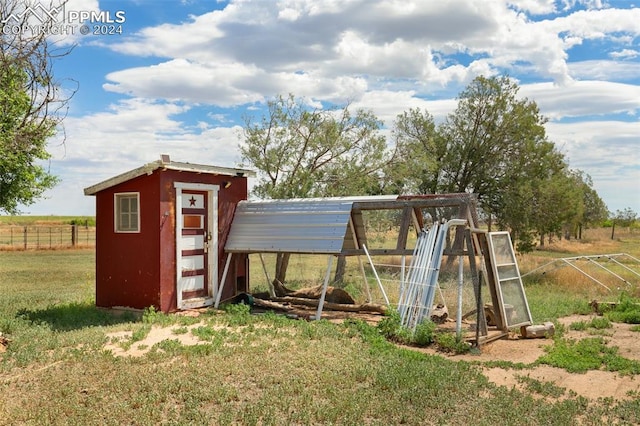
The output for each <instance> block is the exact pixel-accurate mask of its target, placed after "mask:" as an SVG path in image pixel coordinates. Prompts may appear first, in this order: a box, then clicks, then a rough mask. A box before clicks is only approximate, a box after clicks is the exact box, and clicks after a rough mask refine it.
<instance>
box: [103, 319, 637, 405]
mask: <svg viewBox="0 0 640 426" xmlns="http://www.w3.org/2000/svg"><path fill="white" fill-rule="evenodd" d="M329 316H331V315H329ZM340 317H342V318H340ZM377 317H378V318H379V316H377ZM592 318H593V317H592V316H589V315H584V316H580V315H574V316H570V317H565V318H561V319H560V320H559V322H560V323H562V324H564V325H565V326H566V327H565V332H564V337H566V338H570V339H576V340H579V339H582V338H585V337H592V336H591V335H589V334H588V333H586V332H581V331H574V330H570V329H569V325H570V324H571V323H574V322H578V321H591V319H592ZM329 319H330V320H331V321H340V320H341V319H344V316H342V315H336V317H334V318H329ZM200 325H202V324H200V323H199V324H194V325H191V326H189V327H188V328H189V329H191V328H194V327H199V326H200ZM176 328H177V326H175V327H166V328H160V327H154V328H153V329H152V330H151V332H150V333H149V334H148V335H147V337H146V338H145V339H143V340H141V341H139V342H136V343H134V344H133V345H131V347H130V348H129V349H128V350H126V351H125V350H124V349H123V348H122V347H121V346H120V345H119V344H118V341H123V340H127V339H129V338H130V336H131V332H120V333H113V334H111V335H109V336H108V337H109V339H110V343H109V344H107V346H106V347H105V349H108V350H111V351H113V353H114V354H115V355H116V356H142V355H144V354H145V353H146V352H147V351H148V350H149V349H150V348H151V347H152V346H153V345H154V344H156V343H158V342H161V341H162V340H165V339H178V340H179V341H180V342H181V343H182V344H183V345H194V344H197V343H199V342H200V341H199V340H198V339H197V338H196V337H194V336H193V335H192V334H191V333H190V332H188V333H182V334H175V333H174V329H176ZM630 328H631V325H629V324H613V328H612V329H607V330H606V335H605V336H604V337H605V339H606V340H607V341H608V342H609V345H611V346H617V347H618V348H619V354H620V355H621V356H623V357H625V358H629V359H635V360H640V333H638V332H633V331H631V330H630ZM551 344H552V342H551V341H550V340H548V339H544V338H542V339H522V338H519V337H518V336H515V335H514V336H509V337H508V338H504V339H500V340H495V341H493V342H490V343H486V344H484V345H483V346H482V351H481V353H479V354H464V355H449V354H443V353H440V352H436V351H435V350H434V349H432V348H411V349H414V350H418V351H421V352H424V353H429V354H437V355H440V356H444V357H447V358H449V359H451V360H454V361H455V360H459V361H463V360H464V361H481V362H484V361H511V362H514V363H523V364H531V363H533V362H534V361H536V360H537V359H538V358H539V357H541V356H542V355H544V353H545V352H544V347H545V346H548V345H551ZM483 374H485V376H486V377H487V378H488V379H489V380H490V381H492V382H494V383H495V384H497V385H500V386H506V387H508V388H513V387H515V388H519V389H522V390H524V385H523V384H522V383H520V382H519V381H518V379H517V378H518V377H521V376H528V377H529V378H531V379H536V380H538V381H541V382H552V383H554V384H555V385H557V386H560V387H563V388H565V389H566V390H567V391H573V392H575V393H576V394H577V395H581V396H584V397H586V398H590V399H597V398H600V397H611V398H615V399H619V400H622V399H629V398H632V397H633V395H634V394H635V395H637V394H638V393H640V378H638V377H630V376H621V375H619V374H618V373H614V372H607V371H588V372H586V373H582V374H573V373H568V372H567V371H565V370H563V369H559V368H554V367H549V366H537V367H535V368H532V369H529V368H528V369H524V370H513V369H502V368H487V367H483Z"/></svg>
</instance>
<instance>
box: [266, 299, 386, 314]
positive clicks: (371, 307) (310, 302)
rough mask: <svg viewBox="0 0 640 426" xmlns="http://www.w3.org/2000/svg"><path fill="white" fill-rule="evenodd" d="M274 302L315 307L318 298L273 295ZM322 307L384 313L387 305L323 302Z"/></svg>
mask: <svg viewBox="0 0 640 426" xmlns="http://www.w3.org/2000/svg"><path fill="white" fill-rule="evenodd" d="M272 300H273V301H274V302H279V303H290V304H292V305H303V306H312V307H317V306H318V303H319V300H317V299H305V298H303V297H291V296H285V297H274V298H273V299H272ZM324 308H326V309H329V310H332V311H344V312H376V313H379V314H384V313H385V312H387V307H386V306H385V305H378V304H376V303H363V304H361V305H348V304H345V303H331V302H324Z"/></svg>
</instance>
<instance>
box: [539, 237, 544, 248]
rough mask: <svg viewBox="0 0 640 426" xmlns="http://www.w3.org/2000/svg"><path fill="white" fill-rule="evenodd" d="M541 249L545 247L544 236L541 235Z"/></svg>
mask: <svg viewBox="0 0 640 426" xmlns="http://www.w3.org/2000/svg"><path fill="white" fill-rule="evenodd" d="M540 247H544V234H540Z"/></svg>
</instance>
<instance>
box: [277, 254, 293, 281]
mask: <svg viewBox="0 0 640 426" xmlns="http://www.w3.org/2000/svg"><path fill="white" fill-rule="evenodd" d="M290 257H291V253H278V255H277V256H276V280H278V281H280V282H281V283H284V282H286V278H287V268H288V267H289V258H290Z"/></svg>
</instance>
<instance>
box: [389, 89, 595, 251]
mask: <svg viewBox="0 0 640 426" xmlns="http://www.w3.org/2000/svg"><path fill="white" fill-rule="evenodd" d="M518 90H519V87H518V86H517V84H516V83H514V82H513V81H511V80H510V79H509V78H508V77H507V76H502V77H492V78H486V77H477V78H476V79H475V80H473V81H472V82H471V83H470V84H469V86H467V87H466V88H465V90H463V91H462V92H461V93H460V95H459V96H458V105H457V107H456V109H455V111H454V112H452V113H451V114H449V116H447V118H446V120H445V121H444V122H443V123H442V124H440V125H439V126H436V125H435V124H434V120H433V117H431V115H430V114H429V113H428V111H421V110H414V109H412V110H409V111H408V112H404V113H403V114H400V115H398V116H397V118H396V121H395V122H394V128H393V132H392V134H393V136H394V138H395V141H396V144H397V147H398V150H399V153H400V154H401V157H402V158H404V159H405V165H404V167H403V168H397V169H396V171H395V173H396V174H397V177H396V180H398V181H400V180H403V179H404V183H405V186H404V189H405V190H407V189H408V190H409V191H410V192H411V191H416V192H419V193H452V192H468V193H474V194H477V196H478V201H479V207H480V210H481V212H482V213H483V214H484V215H485V216H486V218H487V220H488V223H489V229H491V226H492V224H493V222H494V221H495V222H496V223H497V224H498V226H499V227H501V228H502V229H509V230H510V231H511V233H512V237H513V240H514V241H516V240H518V239H519V240H520V241H521V243H522V244H521V247H523V248H532V247H534V245H533V241H534V239H535V237H536V236H537V235H541V234H544V235H551V234H554V235H555V234H556V233H558V232H560V230H561V229H562V228H563V227H567V226H570V224H574V223H579V222H580V221H585V220H594V219H595V217H597V216H598V215H600V214H601V211H602V210H601V209H602V205H603V204H602V203H601V200H599V197H598V196H597V194H596V193H595V191H593V188H592V187H591V183H590V180H589V179H588V177H585V176H584V175H582V174H579V175H576V176H574V175H573V174H572V173H573V172H570V171H569V169H568V166H567V163H566V161H565V159H564V156H563V155H562V154H561V153H560V152H559V151H558V150H557V149H556V147H555V144H554V143H553V142H551V141H549V140H548V139H547V136H546V131H545V127H544V126H545V124H546V121H547V120H546V119H545V118H544V117H543V116H542V115H541V114H540V112H539V109H538V106H537V105H536V103H535V102H533V101H530V100H528V99H521V98H519V97H518V96H517V94H518ZM445 214H446V212H445Z"/></svg>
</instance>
